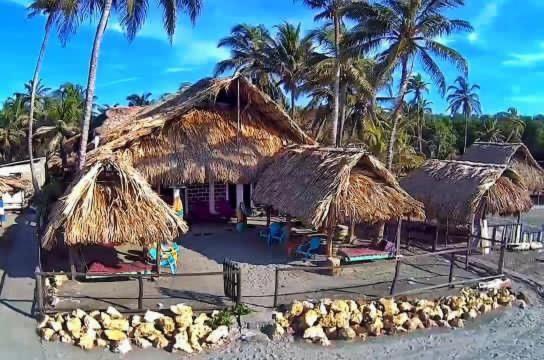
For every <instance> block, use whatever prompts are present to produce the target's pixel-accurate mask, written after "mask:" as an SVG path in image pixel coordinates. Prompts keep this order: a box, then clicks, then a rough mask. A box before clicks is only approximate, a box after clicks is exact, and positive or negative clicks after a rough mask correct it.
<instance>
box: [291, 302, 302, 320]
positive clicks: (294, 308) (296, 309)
mask: <svg viewBox="0 0 544 360" xmlns="http://www.w3.org/2000/svg"><path fill="white" fill-rule="evenodd" d="M303 312H304V306H303V305H302V303H301V302H300V301H295V302H293V304H291V310H290V311H289V314H290V315H291V316H293V317H296V316H300V315H302V313H303Z"/></svg>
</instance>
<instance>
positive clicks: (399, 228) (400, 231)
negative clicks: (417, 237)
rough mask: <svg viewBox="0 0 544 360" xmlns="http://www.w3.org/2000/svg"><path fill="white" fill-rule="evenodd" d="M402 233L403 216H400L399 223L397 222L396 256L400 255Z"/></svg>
mask: <svg viewBox="0 0 544 360" xmlns="http://www.w3.org/2000/svg"><path fill="white" fill-rule="evenodd" d="M401 234H402V218H399V220H398V223H397V234H396V236H395V237H396V245H395V247H396V249H395V256H399V255H400V238H401Z"/></svg>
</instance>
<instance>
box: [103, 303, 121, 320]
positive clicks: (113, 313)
mask: <svg viewBox="0 0 544 360" xmlns="http://www.w3.org/2000/svg"><path fill="white" fill-rule="evenodd" d="M106 314H108V315H109V316H110V317H111V318H112V319H121V318H122V317H123V315H122V314H121V313H120V312H119V311H118V310H117V309H116V308H114V307H113V306H108V308H107V309H106Z"/></svg>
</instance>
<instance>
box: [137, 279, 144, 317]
mask: <svg viewBox="0 0 544 360" xmlns="http://www.w3.org/2000/svg"><path fill="white" fill-rule="evenodd" d="M143 302H144V280H143V278H142V274H138V310H143V309H144V304H143Z"/></svg>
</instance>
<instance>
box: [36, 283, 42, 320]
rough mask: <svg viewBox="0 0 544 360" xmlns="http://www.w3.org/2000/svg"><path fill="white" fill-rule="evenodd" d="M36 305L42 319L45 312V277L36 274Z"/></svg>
mask: <svg viewBox="0 0 544 360" xmlns="http://www.w3.org/2000/svg"><path fill="white" fill-rule="evenodd" d="M36 293H37V294H36V305H37V306H38V315H39V316H40V317H41V315H43V312H44V306H43V277H42V274H40V273H38V274H36Z"/></svg>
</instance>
